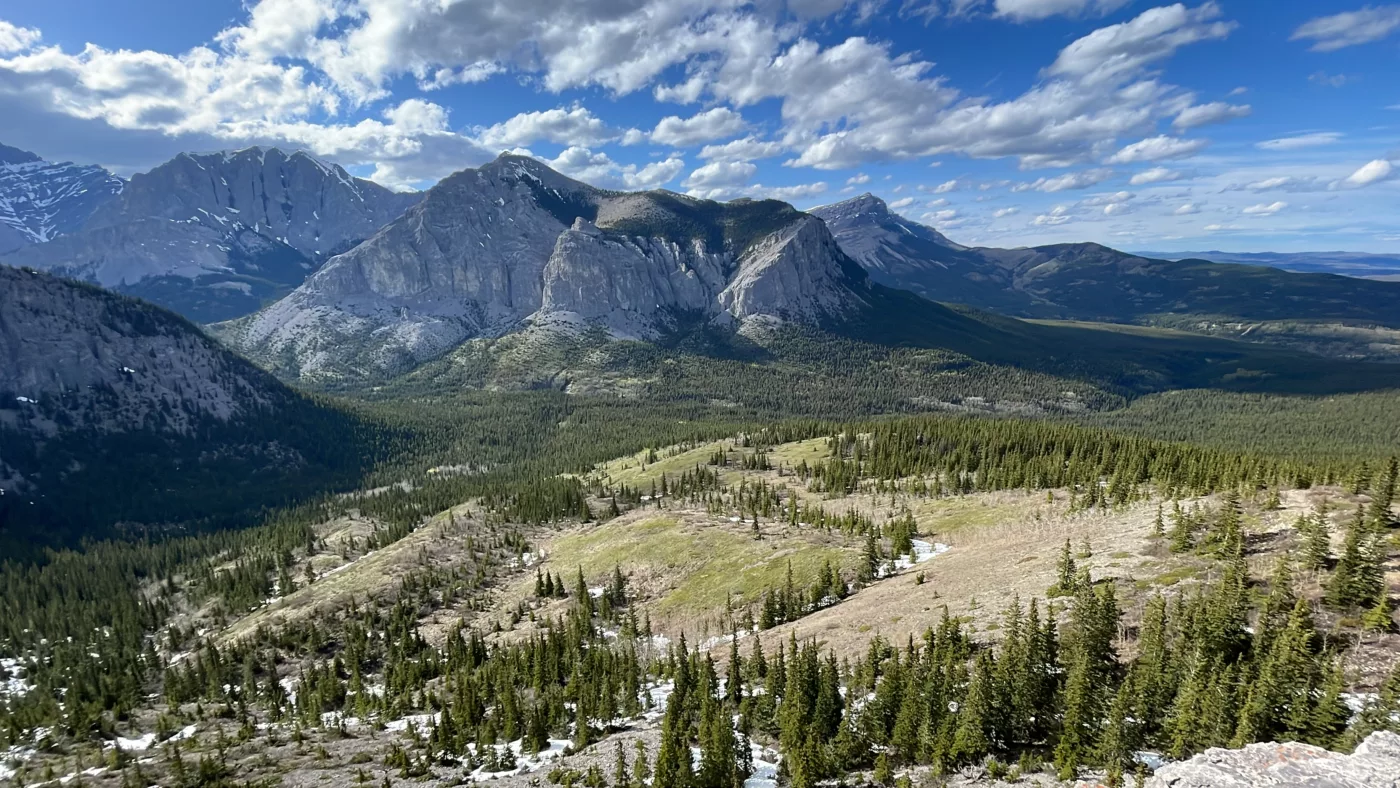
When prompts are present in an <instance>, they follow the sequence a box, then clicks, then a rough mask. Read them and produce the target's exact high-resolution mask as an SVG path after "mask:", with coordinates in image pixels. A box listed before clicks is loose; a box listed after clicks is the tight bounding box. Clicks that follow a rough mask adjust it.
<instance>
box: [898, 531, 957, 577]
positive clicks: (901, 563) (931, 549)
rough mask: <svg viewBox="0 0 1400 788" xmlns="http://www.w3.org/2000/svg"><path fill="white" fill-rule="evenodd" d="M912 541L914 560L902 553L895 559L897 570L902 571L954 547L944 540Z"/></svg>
mask: <svg viewBox="0 0 1400 788" xmlns="http://www.w3.org/2000/svg"><path fill="white" fill-rule="evenodd" d="M912 541H913V544H914V560H913V561H910V560H909V556H907V555H902V556H900V557H898V558H896V559H894V569H895V571H896V572H902V571H904V570H905V569H908V568H909V567H911V566H913V565H915V564H922V563H923V562H925V561H931V560H933V559H934V558H937V557H938V556H940V555H942V554H944V553H946V552H948V551H949V550H951V549H953V548H951V547H949V546H948V545H946V544H943V543H942V542H925V541H924V540H922V539H914V540H912Z"/></svg>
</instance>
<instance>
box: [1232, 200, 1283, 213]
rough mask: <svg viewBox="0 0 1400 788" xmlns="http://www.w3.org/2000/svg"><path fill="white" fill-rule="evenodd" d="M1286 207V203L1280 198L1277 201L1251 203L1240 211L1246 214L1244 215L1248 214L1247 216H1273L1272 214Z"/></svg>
mask: <svg viewBox="0 0 1400 788" xmlns="http://www.w3.org/2000/svg"><path fill="white" fill-rule="evenodd" d="M1287 207H1288V203H1286V202H1283V201H1282V200H1280V201H1278V202H1271V203H1262V202H1261V203H1259V204H1258V205H1251V206H1249V207H1247V208H1245V209H1244V210H1243V211H1242V213H1244V214H1246V215H1249V216H1273V215H1274V214H1276V213H1278V212H1279V211H1281V210H1283V209H1284V208H1287Z"/></svg>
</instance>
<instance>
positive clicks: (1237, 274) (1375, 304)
mask: <svg viewBox="0 0 1400 788" xmlns="http://www.w3.org/2000/svg"><path fill="white" fill-rule="evenodd" d="M857 208H858V209H859V211H857ZM857 212H858V213H859V217H860V218H859V220H855V219H852V218H851V216H852V215H853V214H855V213H857ZM811 213H812V214H813V215H815V216H818V217H822V218H823V219H825V220H828V222H829V224H831V225H832V231H833V234H834V235H835V236H836V238H837V241H838V243H840V244H841V245H842V248H843V249H846V250H847V252H848V253H849V254H851V256H852V257H853V258H855V259H857V260H859V261H860V262H861V263H862V264H863V265H865V266H866V268H867V270H869V271H870V272H871V275H872V276H875V277H876V278H877V279H879V280H881V281H882V282H883V283H885V284H889V285H892V286H895V287H899V288H901V289H907V290H911V291H913V292H916V293H919V294H920V295H924V296H925V297H928V298H931V299H934V300H938V301H947V302H955V303H963V304H967V305H968V306H973V307H978V308H983V309H990V310H993V311H996V312H1000V313H1002V314H1007V315H1011V316H1015V317H1029V318H1052V319H1065V320H1092V321H1103V322H1116V323H1149V324H1151V323H1153V322H1155V321H1156V319H1157V318H1159V317H1161V316H1165V315H1172V316H1181V315H1195V316H1203V317H1212V318H1220V319H1239V320H1341V321H1356V322H1362V323H1374V324H1380V325H1385V326H1390V327H1400V283H1390V282H1374V281H1365V282H1363V281H1360V280H1355V279H1350V278H1347V277H1342V276H1337V275H1334V274H1324V273H1292V272H1287V271H1282V270H1279V269H1276V268H1270V267H1266V266H1257V265H1240V264H1234V263H1213V262H1209V261H1206V260H1195V259H1183V260H1161V259H1154V258H1150V257H1143V256H1139V255H1135V254H1131V253H1128V252H1122V251H1119V250H1116V249H1113V248H1111V247H1108V246H1105V245H1102V244H1098V243H1093V242H1080V243H1061V244H1049V245H1043V246H1035V247H1017V248H1013V249H998V248H992V247H964V246H961V245H957V244H952V243H951V242H949V244H951V245H949V244H941V243H933V242H922V243H921V242H915V241H911V240H909V239H911V238H917V237H918V236H916V235H915V234H913V233H911V232H909V231H908V230H907V228H908V227H909V226H910V225H917V223H915V222H911V221H909V220H908V219H905V218H903V217H900V216H899V215H898V214H896V213H894V212H892V211H890V210H889V207H888V206H887V205H886V204H885V203H884V202H883V201H882V200H879V198H875V197H867V196H865V195H862V196H861V197H857V198H853V199H852V200H847V201H844V202H841V203H835V204H833V205H829V206H822V207H819V208H815V209H813V210H812V211H811ZM919 226H920V227H922V225H919ZM892 228H893V229H892ZM899 228H905V229H903V230H902V231H901V230H900V229H899ZM924 230H926V231H927V232H928V233H937V231H936V230H933V229H932V228H927V227H925V228H924ZM940 236H941V234H940Z"/></svg>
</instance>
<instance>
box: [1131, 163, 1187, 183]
mask: <svg viewBox="0 0 1400 788" xmlns="http://www.w3.org/2000/svg"><path fill="white" fill-rule="evenodd" d="M1176 180H1181V173H1180V172H1177V171H1176V170H1169V169H1167V168H1166V167H1153V168H1152V169H1150V170H1143V171H1142V172H1139V173H1137V174H1136V175H1134V176H1133V177H1132V178H1130V179H1129V180H1128V183H1131V184H1132V185H1134V186H1143V185H1145V184H1149V183H1166V182H1167V181H1176Z"/></svg>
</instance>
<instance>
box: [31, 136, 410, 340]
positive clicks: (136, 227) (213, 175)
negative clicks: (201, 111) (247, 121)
mask: <svg viewBox="0 0 1400 788" xmlns="http://www.w3.org/2000/svg"><path fill="white" fill-rule="evenodd" d="M418 198H419V196H418V195H415V194H397V193H394V192H391V191H389V190H387V189H384V188H383V187H381V186H378V185H377V184H374V183H371V182H369V181H364V180H361V179H358V178H353V177H351V176H350V175H349V174H348V173H346V172H345V170H343V169H341V168H340V167H339V166H336V165H331V164H326V163H324V162H322V161H320V160H318V159H316V158H315V157H313V156H310V155H309V154H306V153H302V152H297V153H293V154H290V155H288V154H285V153H283V152H282V151H280V150H278V149H276V148H249V149H246V150H241V151H236V152H232V153H213V154H199V155H192V154H180V155H179V156H177V157H175V158H174V159H172V160H171V161H169V162H166V163H165V164H162V165H161V166H159V167H157V168H155V169H154V170H152V171H150V172H149V173H145V174H141V175H136V176H134V177H133V178H132V179H131V182H130V184H128V185H127V188H126V189H125V190H124V191H122V193H121V195H120V196H119V197H118V198H116V199H113V200H110V201H108V202H106V203H103V204H102V205H100V206H98V207H97V208H96V209H95V210H94V211H93V212H92V214H91V216H89V217H87V218H86V220H85V221H84V222H82V224H81V228H73V229H72V230H70V231H69V232H68V233H67V234H64V235H60V236H58V237H56V238H54V239H52V240H49V242H48V243H45V244H42V245H31V246H28V247H26V248H23V249H19V250H17V251H14V252H12V253H11V254H9V255H6V256H5V257H4V261H5V262H8V263H10V264H13V265H28V266H32V267H34V268H39V269H41V270H48V271H53V272H55V273H60V274H63V275H66V276H71V277H75V278H81V279H85V280H88V281H92V282H96V283H98V284H101V285H103V286H105V287H109V288H113V289H117V290H120V291H123V292H130V293H134V294H139V295H142V296H145V297H148V298H151V299H152V300H154V301H156V302H157V303H160V304H162V305H165V306H169V307H170V308H173V309H175V310H176V311H180V312H182V313H184V314H186V315H187V316H189V317H191V318H193V319H196V320H217V319H227V318H229V317H234V316H238V315H242V314H247V313H248V312H251V311H253V310H254V309H256V308H257V307H258V306H260V305H261V304H262V303H264V302H265V301H267V300H270V299H271V298H275V297H278V296H280V295H282V294H284V293H286V292H287V291H289V290H290V289H292V288H294V287H296V286H297V285H299V284H300V283H301V282H302V281H304V280H305V278H306V276H307V275H308V274H309V273H310V272H312V271H313V270H315V269H316V268H317V267H318V266H319V265H320V264H321V262H323V261H324V260H325V259H326V258H327V257H328V256H329V255H331V254H333V253H335V252H340V251H344V250H345V249H347V248H349V247H351V246H353V245H354V244H355V243H357V242H358V241H360V240H363V239H364V238H367V237H369V236H370V235H372V234H373V233H374V232H375V231H376V230H377V229H378V228H379V227H381V226H382V225H384V224H385V223H387V222H388V221H389V220H391V219H393V218H394V217H395V216H398V215H399V214H400V213H402V212H403V211H404V210H405V209H406V208H407V207H409V206H410V205H412V204H413V203H414V202H416V201H417V200H418Z"/></svg>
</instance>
